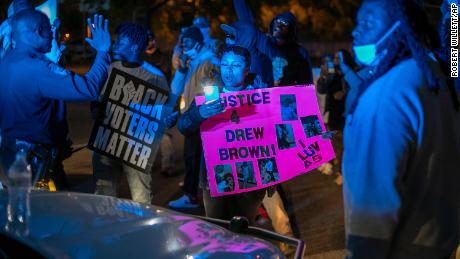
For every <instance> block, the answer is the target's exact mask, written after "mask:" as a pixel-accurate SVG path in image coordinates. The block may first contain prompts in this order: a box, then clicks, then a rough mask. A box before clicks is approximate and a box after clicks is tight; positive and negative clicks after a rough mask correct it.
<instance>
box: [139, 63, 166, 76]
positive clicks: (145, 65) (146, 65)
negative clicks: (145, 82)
mask: <svg viewBox="0 0 460 259" xmlns="http://www.w3.org/2000/svg"><path fill="white" fill-rule="evenodd" d="M142 68H143V69H145V70H146V71H147V72H149V73H150V74H153V75H156V76H160V77H165V75H164V74H163V72H161V70H160V69H159V68H157V67H155V66H154V65H152V64H150V63H148V62H147V61H144V63H142Z"/></svg>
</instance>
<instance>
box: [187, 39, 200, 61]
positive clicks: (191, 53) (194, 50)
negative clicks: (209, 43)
mask: <svg viewBox="0 0 460 259" xmlns="http://www.w3.org/2000/svg"><path fill="white" fill-rule="evenodd" d="M199 47H200V44H199V43H198V42H197V43H195V46H193V48H191V49H189V50H184V55H186V56H187V57H189V58H191V59H194V58H195V57H196V56H197V55H198V48H199Z"/></svg>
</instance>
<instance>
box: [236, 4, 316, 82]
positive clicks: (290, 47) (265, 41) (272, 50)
mask: <svg viewBox="0 0 460 259" xmlns="http://www.w3.org/2000/svg"><path fill="white" fill-rule="evenodd" d="M233 5H234V7H235V10H236V13H237V15H238V18H239V19H240V20H243V21H247V22H251V23H252V24H253V26H254V27H255V21H254V17H253V15H252V11H251V10H250V8H249V7H248V6H247V4H246V1H245V0H233ZM278 18H282V19H283V20H285V21H287V22H288V23H289V27H290V32H291V35H290V37H291V40H290V41H289V43H286V44H284V45H282V46H278V45H277V44H276V42H275V40H274V39H273V38H272V37H270V36H267V35H265V34H264V33H262V32H261V31H259V30H254V31H248V32H245V35H246V37H248V38H253V39H255V42H256V46H257V49H258V50H259V52H261V53H263V54H265V55H267V56H268V57H269V58H270V59H271V60H272V61H275V62H278V61H280V60H281V61H282V62H278V64H280V63H281V64H283V65H284V66H281V67H279V66H278V68H280V69H282V71H277V70H276V68H277V66H274V73H273V74H274V77H275V80H276V79H277V78H276V77H277V74H280V73H281V74H282V77H281V78H279V80H278V84H279V85H283V86H287V85H302V84H313V73H312V67H311V63H310V56H309V55H308V52H307V50H306V49H304V48H303V47H302V46H300V45H299V44H298V43H297V19H296V18H295V16H294V15H293V14H292V13H290V12H286V13H282V14H280V15H278V16H276V17H275V18H274V19H273V20H272V22H271V23H270V33H272V32H273V25H274V21H276V19H278ZM251 33H252V34H251Z"/></svg>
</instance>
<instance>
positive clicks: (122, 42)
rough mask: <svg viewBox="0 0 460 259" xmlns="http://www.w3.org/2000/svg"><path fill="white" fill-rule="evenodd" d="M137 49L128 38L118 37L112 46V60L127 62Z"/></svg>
mask: <svg viewBox="0 0 460 259" xmlns="http://www.w3.org/2000/svg"><path fill="white" fill-rule="evenodd" d="M136 49H137V45H136V44H133V43H132V42H131V41H130V40H129V38H128V37H126V36H123V35H121V36H120V35H118V36H117V37H116V40H115V42H114V44H113V46H112V53H113V58H114V59H116V60H127V59H128V56H131V55H132V54H133V52H135V50H136Z"/></svg>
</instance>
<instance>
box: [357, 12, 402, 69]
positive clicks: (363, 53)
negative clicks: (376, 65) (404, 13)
mask: <svg viewBox="0 0 460 259" xmlns="http://www.w3.org/2000/svg"><path fill="white" fill-rule="evenodd" d="M400 24H401V23H400V22H399V21H397V22H396V23H395V24H394V25H393V26H391V28H390V29H389V30H388V31H387V32H386V33H385V35H383V37H382V38H381V39H380V40H379V41H377V43H375V44H367V45H361V46H353V51H354V52H355V56H356V61H358V63H360V64H361V65H365V66H369V65H370V64H372V63H373V62H374V61H375V59H376V58H377V54H378V53H377V48H378V46H379V45H380V44H381V43H382V42H384V41H385V40H386V39H387V38H388V37H389V36H390V35H391V34H392V33H393V32H394V31H395V30H396V29H397V28H398V27H399V25H400Z"/></svg>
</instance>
